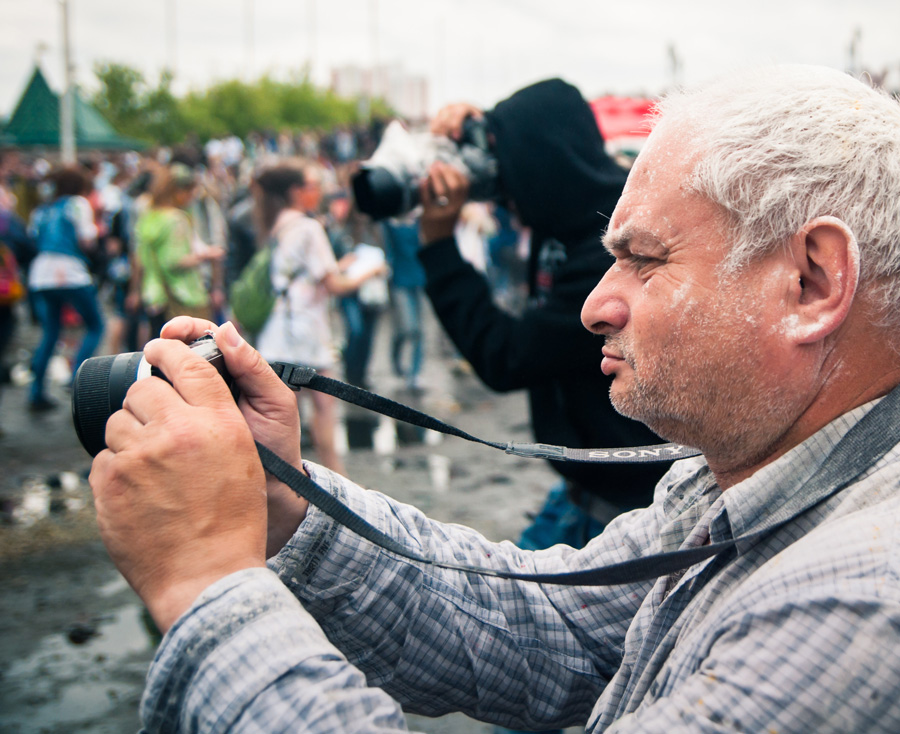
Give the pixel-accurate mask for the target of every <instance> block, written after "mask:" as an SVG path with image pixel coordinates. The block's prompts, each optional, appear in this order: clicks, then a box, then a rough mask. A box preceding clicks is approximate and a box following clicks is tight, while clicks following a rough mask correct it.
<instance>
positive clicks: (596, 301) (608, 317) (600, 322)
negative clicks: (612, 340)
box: [581, 265, 628, 335]
mask: <svg viewBox="0 0 900 734" xmlns="http://www.w3.org/2000/svg"><path fill="white" fill-rule="evenodd" d="M617 270H618V265H613V266H612V267H611V268H610V269H609V270H607V271H606V274H605V275H604V276H603V278H602V279H601V280H600V282H599V283H597V285H596V286H595V287H594V290H592V291H591V293H590V295H588V297H587V299H586V300H585V302H584V306H582V308H581V323H582V324H584V328H585V329H587V330H588V331H590V332H591V333H592V334H604V335H607V334H615V333H616V332H618V331H621V330H622V329H624V328H625V324H626V323H628V305H627V303H626V301H625V298H624V295H623V293H622V292H621V288H619V287H618V285H617V280H618V279H617V278H616V271H617Z"/></svg>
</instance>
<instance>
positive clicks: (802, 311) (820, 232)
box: [789, 216, 859, 344]
mask: <svg viewBox="0 0 900 734" xmlns="http://www.w3.org/2000/svg"><path fill="white" fill-rule="evenodd" d="M789 250H790V255H791V256H792V258H793V268H794V271H793V272H794V274H795V275H796V277H797V280H796V282H795V283H793V284H792V286H791V288H790V294H789V299H790V309H791V312H792V313H791V321H792V325H791V327H790V332H791V335H792V336H793V337H794V338H795V340H796V342H797V343H798V344H811V343H813V342H816V341H820V340H821V339H824V338H825V337H826V336H828V335H829V334H831V333H832V332H834V331H835V330H836V329H837V328H838V327H839V326H840V325H841V324H842V323H843V322H844V320H845V319H846V318H847V314H848V313H849V312H850V307H851V305H852V304H853V299H854V297H855V295H856V289H857V286H858V285H859V245H858V244H857V242H856V236H855V235H854V234H853V232H852V231H851V230H850V228H849V227H848V226H847V225H846V224H844V222H842V221H841V220H840V219H838V218H837V217H830V216H829V217H817V218H815V219H813V220H811V221H809V222H807V223H806V224H805V225H804V226H803V229H801V230H800V231H799V232H798V233H797V234H795V235H794V236H793V237H792V238H791V241H790V244H789Z"/></svg>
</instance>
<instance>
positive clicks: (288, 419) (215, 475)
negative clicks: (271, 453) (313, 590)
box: [90, 317, 307, 631]
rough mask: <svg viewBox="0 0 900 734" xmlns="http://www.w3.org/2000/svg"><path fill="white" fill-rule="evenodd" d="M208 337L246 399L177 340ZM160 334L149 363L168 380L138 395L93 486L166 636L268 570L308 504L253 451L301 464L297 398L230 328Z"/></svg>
mask: <svg viewBox="0 0 900 734" xmlns="http://www.w3.org/2000/svg"><path fill="white" fill-rule="evenodd" d="M207 330H210V331H213V333H214V334H215V338H216V340H217V344H218V346H219V349H220V350H221V353H222V356H223V357H224V360H225V363H226V367H227V370H228V372H229V373H230V374H231V376H232V377H233V378H234V382H235V384H236V386H237V387H238V388H239V389H240V391H241V393H240V397H239V399H238V403H237V404H236V403H235V401H234V398H233V396H232V393H231V391H230V390H229V387H228V386H227V385H226V383H225V381H224V380H222V379H221V378H220V376H219V375H218V373H217V372H216V367H214V366H213V365H212V364H211V363H210V362H209V361H207V359H206V358H204V356H203V355H202V354H199V353H198V351H197V350H193V349H191V348H190V347H188V346H187V344H184V343H182V342H181V341H177V340H176V339H183V340H185V341H192V340H194V339H196V338H198V337H199V336H201V335H202V334H203V333H205V332H206V331H207ZM163 333H164V336H165V337H167V338H164V339H159V340H154V341H152V342H150V343H149V344H148V345H147V348H146V349H145V352H144V356H145V358H146V361H147V362H148V363H149V364H151V365H153V367H155V368H157V369H159V370H160V371H161V372H162V373H163V374H165V375H166V378H167V380H162V379H139V380H137V381H136V382H134V384H133V385H132V386H131V387H130V389H129V390H128V392H127V395H126V397H125V400H124V404H123V408H122V410H119V411H118V412H116V413H114V414H113V415H112V416H111V417H110V419H109V421H108V423H107V431H106V439H107V443H108V445H109V449H108V450H105V451H102V452H100V453H99V454H98V455H97V457H96V458H95V460H94V465H93V468H92V471H91V477H90V482H91V487H92V489H93V491H94V499H95V503H96V507H97V517H98V522H99V525H100V531H101V535H102V537H103V541H104V543H105V544H106V546H107V549H108V550H109V553H110V555H111V556H112V558H113V560H114V561H115V562H116V565H117V566H118V567H119V568H120V570H121V571H122V573H123V574H124V575H125V577H126V578H127V579H128V582H129V583H130V584H131V585H132V587H133V588H134V589H135V591H137V593H138V594H139V595H140V596H141V598H142V599H143V600H144V602H145V603H146V604H147V607H148V608H149V610H150V612H151V614H152V615H153V617H154V619H155V620H156V622H157V624H158V625H159V626H160V628H161V629H162V630H163V631H165V630H166V629H168V627H169V626H170V625H171V624H172V623H173V622H174V621H175V620H176V619H177V618H178V616H179V615H180V614H181V613H182V612H184V611H185V610H186V609H187V608H188V607H189V606H190V604H191V603H192V602H193V601H194V599H195V598H196V597H197V595H199V593H200V592H201V591H202V590H203V589H204V588H206V587H207V586H209V585H210V584H211V583H213V582H214V581H216V580H218V579H219V578H223V577H224V576H227V575H228V574H231V573H233V572H234V571H237V570H240V569H243V568H250V567H258V566H263V565H264V563H265V558H266V555H267V548H268V549H270V550H269V552H274V551H273V550H272V549H274V550H277V549H278V548H280V547H281V546H282V545H283V544H284V542H285V541H286V540H287V538H288V537H290V534H292V533H293V530H295V529H296V527H297V525H298V524H299V522H300V521H301V520H302V519H303V517H304V516H305V513H306V507H307V505H306V502H305V500H302V499H300V498H298V497H297V496H296V495H295V494H294V493H293V492H291V491H290V490H289V489H288V488H287V487H284V486H283V485H280V483H278V482H277V481H275V480H271V481H269V482H267V480H266V477H265V474H264V472H263V469H262V466H261V464H260V461H259V456H258V454H257V451H256V446H255V444H254V439H256V440H258V441H260V442H264V443H266V444H267V445H268V446H270V447H272V448H273V450H275V451H277V452H278V453H279V454H280V455H281V456H283V457H284V458H285V459H286V460H287V461H289V462H291V463H292V464H294V465H295V466H298V467H299V466H300V433H299V417H298V414H297V409H296V401H295V398H294V395H293V393H291V391H290V390H289V389H288V388H287V387H286V386H285V385H284V384H283V383H281V381H280V380H279V379H278V378H277V376H276V375H275V374H274V373H273V372H272V370H271V368H269V366H268V364H267V363H266V362H265V361H264V360H263V359H262V357H261V356H260V355H259V353H258V352H256V351H255V350H254V349H252V348H251V347H250V346H249V345H248V344H247V343H246V342H244V341H243V339H241V337H240V336H239V335H238V334H237V331H236V330H235V329H234V327H233V326H232V325H230V324H226V325H225V326H223V327H220V328H218V327H215V326H214V325H212V324H210V323H209V322H206V321H202V320H199V319H190V318H187V317H179V318H177V319H174V320H173V321H172V322H171V323H170V324H168V325H167V326H166V328H165V329H164V332H163ZM267 501H268V504H269V510H268V512H267V509H266V503H267ZM267 517H268V518H270V520H269V521H268V524H267ZM291 526H292V527H291Z"/></svg>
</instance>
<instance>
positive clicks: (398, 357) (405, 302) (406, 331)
mask: <svg viewBox="0 0 900 734" xmlns="http://www.w3.org/2000/svg"><path fill="white" fill-rule="evenodd" d="M421 291H422V289H421V288H405V287H401V286H394V287H392V288H391V309H392V310H391V315H392V316H393V322H394V338H393V340H392V341H391V365H392V366H393V368H394V374H395V375H397V376H398V377H405V378H406V379H407V381H409V382H415V379H416V377H418V376H419V372H420V371H421V370H422V356H423V345H422V300H421V299H422V296H421ZM407 344H409V347H410V355H409V367H406V368H404V366H403V348H404V347H405V346H406V345H407Z"/></svg>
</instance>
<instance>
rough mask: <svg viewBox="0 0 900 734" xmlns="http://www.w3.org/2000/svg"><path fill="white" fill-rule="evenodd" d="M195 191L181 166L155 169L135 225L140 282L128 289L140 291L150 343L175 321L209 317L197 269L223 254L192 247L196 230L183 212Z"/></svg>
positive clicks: (217, 249)
mask: <svg viewBox="0 0 900 734" xmlns="http://www.w3.org/2000/svg"><path fill="white" fill-rule="evenodd" d="M195 191H196V181H195V178H194V173H193V171H191V169H190V168H188V167H187V166H186V165H184V164H183V163H173V164H172V165H171V166H169V167H167V168H161V169H159V170H158V171H156V173H155V174H154V176H153V182H152V183H151V185H150V208H149V209H148V210H147V211H146V212H144V214H142V215H141V217H140V219H138V221H137V224H135V228H134V236H135V239H136V242H137V246H136V248H135V255H136V256H137V257H136V261H137V263H138V268H139V277H135V278H133V279H132V283H133V288H139V289H140V295H141V301H142V303H143V304H144V309H145V310H146V312H147V316H148V318H149V320H150V335H151V336H152V337H156V336H158V335H159V330H160V329H161V328H162V326H163V324H165V323H166V322H167V321H168V320H169V319H172V318H174V317H175V316H180V315H181V314H186V315H188V316H195V317H197V318H204V319H211V318H212V316H213V313H212V307H211V305H210V298H209V291H208V290H207V287H206V284H205V282H204V280H203V276H202V274H201V272H200V266H201V265H203V263H206V262H210V261H213V260H220V259H222V257H224V255H225V250H224V249H223V248H221V247H214V246H211V245H200V244H199V243H198V244H197V245H195V244H194V229H193V226H192V225H191V220H190V218H189V217H188V214H187V212H186V211H185V210H186V208H187V207H188V206H189V205H190V203H191V201H192V200H193V198H194V194H195Z"/></svg>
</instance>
